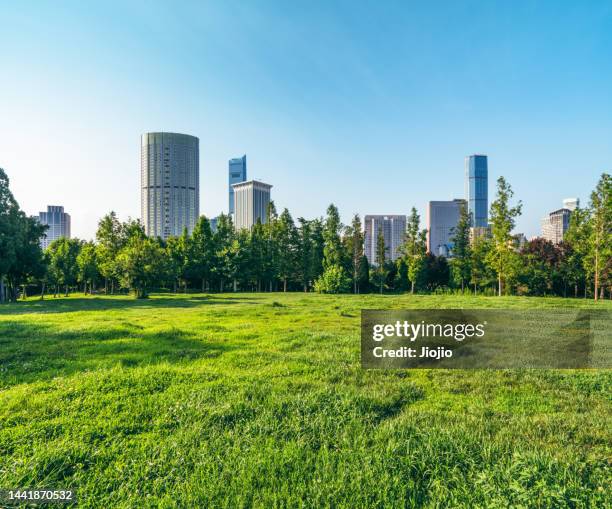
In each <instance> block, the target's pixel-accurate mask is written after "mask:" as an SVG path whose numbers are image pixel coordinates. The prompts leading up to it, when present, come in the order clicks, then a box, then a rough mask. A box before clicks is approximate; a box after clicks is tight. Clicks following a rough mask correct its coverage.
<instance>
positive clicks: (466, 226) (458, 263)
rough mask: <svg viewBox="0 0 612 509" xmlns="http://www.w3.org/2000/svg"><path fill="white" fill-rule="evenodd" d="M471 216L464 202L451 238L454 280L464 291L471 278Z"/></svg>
mask: <svg viewBox="0 0 612 509" xmlns="http://www.w3.org/2000/svg"><path fill="white" fill-rule="evenodd" d="M470 216H471V215H470V213H469V212H468V207H467V204H466V203H463V204H462V205H461V207H460V214H459V221H458V222H457V226H455V228H453V231H452V233H453V237H452V238H451V241H452V242H453V250H452V251H453V257H452V259H451V262H450V263H451V270H452V275H453V280H454V281H455V283H456V284H457V285H459V286H461V291H462V292H463V291H464V289H465V284H466V282H469V281H470V278H471V268H472V264H471V258H472V253H471V246H470V225H471V217H470Z"/></svg>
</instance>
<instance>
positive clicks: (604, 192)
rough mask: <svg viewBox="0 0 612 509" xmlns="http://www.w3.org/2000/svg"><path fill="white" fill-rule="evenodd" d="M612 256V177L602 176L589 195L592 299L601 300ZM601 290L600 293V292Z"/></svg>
mask: <svg viewBox="0 0 612 509" xmlns="http://www.w3.org/2000/svg"><path fill="white" fill-rule="evenodd" d="M611 256H612V177H610V175H609V174H607V173H604V174H602V176H601V178H600V179H599V182H597V186H596V187H595V190H594V191H593V192H592V193H591V228H590V236H589V258H590V260H591V264H592V266H593V276H594V278H593V284H594V292H593V293H594V298H595V300H596V301H597V300H598V299H599V298H603V286H602V284H601V283H602V280H603V281H605V279H606V277H605V274H606V269H607V267H608V264H609V263H610V257H611ZM600 290H601V292H600Z"/></svg>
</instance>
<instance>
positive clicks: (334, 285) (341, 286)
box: [314, 265, 351, 293]
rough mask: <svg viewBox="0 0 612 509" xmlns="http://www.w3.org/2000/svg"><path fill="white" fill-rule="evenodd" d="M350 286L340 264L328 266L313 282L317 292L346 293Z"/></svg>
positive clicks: (349, 281)
mask: <svg viewBox="0 0 612 509" xmlns="http://www.w3.org/2000/svg"><path fill="white" fill-rule="evenodd" d="M350 286H351V280H350V279H349V278H348V276H347V275H346V272H345V271H344V269H343V268H342V267H341V266H340V265H330V266H328V267H327V268H326V269H325V271H324V272H323V274H322V275H321V277H320V278H319V279H317V281H316V282H315V285H314V288H315V291H316V292H318V293H346V292H347V291H348V289H349V288H350Z"/></svg>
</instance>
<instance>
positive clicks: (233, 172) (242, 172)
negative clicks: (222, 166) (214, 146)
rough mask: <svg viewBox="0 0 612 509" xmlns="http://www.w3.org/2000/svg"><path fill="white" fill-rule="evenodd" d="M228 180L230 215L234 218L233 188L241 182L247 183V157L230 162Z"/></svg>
mask: <svg viewBox="0 0 612 509" xmlns="http://www.w3.org/2000/svg"><path fill="white" fill-rule="evenodd" d="M228 179H229V213H230V215H231V216H233V215H234V211H235V210H234V188H233V187H232V186H233V185H234V184H239V183H240V182H246V179H247V165H246V155H243V156H242V157H237V158H235V159H230V160H229V172H228Z"/></svg>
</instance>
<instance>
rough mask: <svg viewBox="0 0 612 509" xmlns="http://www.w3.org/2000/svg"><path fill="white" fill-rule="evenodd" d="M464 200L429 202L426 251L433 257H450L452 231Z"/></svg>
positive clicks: (464, 204) (453, 233)
mask: <svg viewBox="0 0 612 509" xmlns="http://www.w3.org/2000/svg"><path fill="white" fill-rule="evenodd" d="M465 206H466V202H465V200H452V201H430V202H429V204H428V206H427V251H428V252H430V253H431V254H433V255H435V256H446V257H448V256H452V248H453V241H452V238H453V236H454V235H455V232H454V229H455V228H456V227H457V223H458V222H459V216H460V215H461V207H465Z"/></svg>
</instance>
